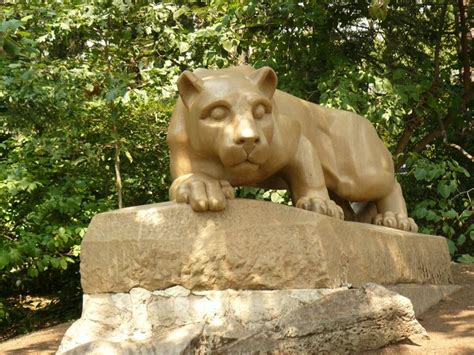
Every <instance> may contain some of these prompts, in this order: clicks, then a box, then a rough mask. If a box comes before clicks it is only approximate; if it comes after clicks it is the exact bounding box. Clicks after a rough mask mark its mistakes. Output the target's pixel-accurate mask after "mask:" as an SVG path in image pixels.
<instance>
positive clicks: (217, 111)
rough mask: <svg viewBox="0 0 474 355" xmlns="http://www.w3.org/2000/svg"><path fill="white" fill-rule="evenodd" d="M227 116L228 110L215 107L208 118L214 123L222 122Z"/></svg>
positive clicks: (222, 107)
mask: <svg viewBox="0 0 474 355" xmlns="http://www.w3.org/2000/svg"><path fill="white" fill-rule="evenodd" d="M228 114H229V109H228V108H227V107H224V106H216V107H214V108H213V109H212V110H211V111H210V112H209V117H211V118H212V119H214V120H216V121H220V120H223V119H224V118H226V117H227V115H228Z"/></svg>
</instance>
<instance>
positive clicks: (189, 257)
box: [81, 199, 452, 294]
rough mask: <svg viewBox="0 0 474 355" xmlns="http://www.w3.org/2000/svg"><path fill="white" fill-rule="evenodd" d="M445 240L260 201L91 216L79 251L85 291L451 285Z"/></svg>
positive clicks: (148, 208) (160, 206) (140, 208)
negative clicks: (202, 208)
mask: <svg viewBox="0 0 474 355" xmlns="http://www.w3.org/2000/svg"><path fill="white" fill-rule="evenodd" d="M449 263H450V257H449V253H448V249H447V245H446V240H445V239H444V238H442V237H437V236H428V235H421V234H416V233H410V232H403V231H399V230H395V229H391V228H385V227H380V226H374V225H368V224H362V223H354V222H346V221H341V220H338V219H335V218H331V217H327V216H323V215H319V214H316V213H313V212H308V211H304V210H301V209H298V208H294V207H289V206H283V205H278V204H274V203H269V202H261V201H254V200H242V199H240V200H239V199H238V200H232V201H228V206H227V208H226V210H225V211H223V212H219V213H213V212H204V213H196V212H193V211H192V209H191V208H190V207H189V206H188V205H185V204H176V203H172V202H166V203H160V204H153V205H146V206H138V207H130V208H124V209H121V210H117V211H111V212H106V213H101V214H98V215H97V216H95V217H94V218H93V220H92V222H91V224H90V226H89V228H88V231H87V234H86V236H85V238H84V240H83V242H82V245H81V282H82V287H83V290H84V292H85V293H89V294H95V293H101V292H128V291H129V290H131V289H132V288H134V287H142V288H145V289H147V290H157V289H165V288H168V287H172V286H174V285H181V286H183V287H185V288H187V289H189V290H196V289H202V290H212V289H214V290H225V289H299V288H305V289H309V288H325V287H327V288H334V287H339V286H341V285H344V284H352V286H354V287H359V286H362V285H364V284H365V283H367V282H376V283H378V284H384V285H390V284H397V283H428V284H434V285H440V284H449V283H451V280H452V277H451V271H450V268H449Z"/></svg>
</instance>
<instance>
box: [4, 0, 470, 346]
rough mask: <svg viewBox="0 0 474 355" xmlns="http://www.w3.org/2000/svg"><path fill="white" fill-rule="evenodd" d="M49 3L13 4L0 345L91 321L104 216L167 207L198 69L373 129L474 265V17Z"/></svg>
mask: <svg viewBox="0 0 474 355" xmlns="http://www.w3.org/2000/svg"><path fill="white" fill-rule="evenodd" d="M40 3H41V2H34V1H32V2H27V1H5V2H1V4H0V76H1V80H0V339H1V338H2V337H3V338H5V337H8V336H11V335H14V334H16V333H18V332H24V331H29V330H31V329H34V328H35V327H37V326H41V325H44V324H48V322H49V324H52V323H54V322H57V321H60V320H64V319H67V318H68V317H76V316H77V315H78V310H79V309H80V302H81V299H80V297H81V289H80V284H79V274H78V266H79V254H80V242H81V238H82V237H83V236H84V233H85V232H86V228H87V225H88V223H89V221H90V219H91V218H92V217H93V216H94V215H95V214H96V213H98V212H101V211H105V210H110V209H115V208H118V207H123V206H132V205H138V204H147V203H153V202H160V201H165V200H167V198H168V188H169V185H170V177H169V168H168V164H169V159H168V149H167V145H166V129H167V123H168V120H169V118H170V115H171V111H172V109H173V105H174V103H175V100H176V97H177V89H176V79H177V77H178V76H179V74H180V73H181V72H182V71H183V70H185V69H190V70H192V69H195V68H197V67H207V68H220V67H226V66H230V65H236V64H241V63H248V64H251V65H253V66H255V67H261V66H264V65H269V66H271V67H273V68H274V69H275V71H276V72H277V74H278V77H279V88H280V89H282V90H285V91H287V92H289V93H292V94H293V95H296V96H299V97H301V98H304V99H306V100H310V101H313V102H316V103H320V104H323V105H328V106H332V107H337V108H341V109H344V110H349V111H354V112H358V113H360V114H362V115H364V116H365V117H367V118H368V119H369V120H370V121H372V122H373V124H374V125H375V126H376V128H377V130H378V132H379V134H380V136H381V137H382V138H383V140H384V141H385V143H386V144H387V146H388V147H389V149H390V150H391V152H392V153H393V155H394V159H395V166H396V168H397V172H398V179H399V181H400V182H401V184H402V185H403V189H404V192H405V197H406V199H407V203H408V207H409V210H410V213H411V214H412V215H413V217H414V218H415V219H416V220H417V222H418V224H419V225H420V227H421V232H424V233H429V234H438V235H444V236H446V237H447V238H448V239H449V250H450V253H451V255H452V257H453V259H454V260H455V261H458V262H473V261H474V227H473V223H472V222H473V211H472V209H473V204H472V198H473V194H474V186H473V185H474V184H473V179H472V174H473V172H474V171H473V170H474V169H473V165H474V164H473V163H474V158H473V156H472V154H473V153H474V138H473V127H474V122H473V120H472V102H473V100H472V99H473V91H472V85H471V80H472V76H471V75H472V74H471V70H472V69H471V63H472V61H473V51H472V31H473V30H472V27H473V25H472V23H470V21H472V18H473V16H472V15H473V12H474V11H473V7H472V5H470V3H469V1H466V0H437V1H420V0H417V1H415V0H406V1H402V0H400V1H395V0H393V1H391V2H390V3H388V0H373V1H368V0H367V1H329V0H299V1H294V0H286V1H281V0H278V1H277V0H273V1H270V0H231V1H221V0H208V1H163V2H150V1H124V0H114V1H106V2H95V3H94V2H80V1H50V2H47V4H48V5H46V3H45V4H43V5H40ZM387 5H388V6H387ZM238 194H240V196H249V195H251V196H254V197H257V198H263V199H271V200H273V201H275V202H280V201H284V200H285V196H284V195H283V194H282V192H280V191H274V192H271V191H270V192H264V191H261V190H252V189H239V191H238ZM39 320H41V321H39Z"/></svg>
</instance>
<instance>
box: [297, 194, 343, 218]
mask: <svg viewBox="0 0 474 355" xmlns="http://www.w3.org/2000/svg"><path fill="white" fill-rule="evenodd" d="M296 207H298V208H302V209H304V210H308V211H314V212H317V213H320V214H325V215H327V216H330V217H335V218H339V219H344V212H342V208H341V207H339V206H338V205H337V204H336V203H335V202H334V201H333V200H329V199H322V198H320V197H301V198H300V199H299V200H298V202H296Z"/></svg>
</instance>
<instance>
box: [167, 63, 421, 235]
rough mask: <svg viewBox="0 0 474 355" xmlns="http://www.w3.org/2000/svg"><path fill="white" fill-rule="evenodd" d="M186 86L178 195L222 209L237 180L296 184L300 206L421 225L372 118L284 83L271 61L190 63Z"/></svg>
mask: <svg viewBox="0 0 474 355" xmlns="http://www.w3.org/2000/svg"><path fill="white" fill-rule="evenodd" d="M178 89H179V95H180V98H179V99H178V102H177V104H176V108H175V110H174V112H173V116H172V119H171V122H170V126H169V129H168V144H169V148H170V159H171V175H172V178H173V183H172V185H171V188H170V199H171V200H175V201H176V202H182V203H189V204H190V205H191V207H192V208H193V210H194V211H220V210H223V209H225V207H226V202H227V199H232V198H234V189H233V186H260V187H265V188H276V189H279V188H287V189H289V191H290V194H291V199H292V202H293V205H294V206H296V207H298V208H303V209H305V210H309V211H314V212H317V213H321V214H324V215H328V216H331V217H335V218H340V219H344V218H345V219H346V220H355V221H363V222H372V223H374V224H377V225H382V226H387V227H392V228H397V229H401V230H405V231H412V232H416V231H417V229H418V228H417V225H416V224H415V222H414V220H413V219H412V218H409V217H408V215H407V209H406V205H405V200H404V198H403V195H402V190H401V187H400V184H399V183H398V182H397V180H396V178H395V175H394V167H393V162H392V156H391V154H390V152H389V151H388V149H387V148H386V147H385V146H384V144H383V142H382V141H381V139H380V138H379V137H378V135H377V133H376V131H375V129H374V127H373V126H372V125H371V123H370V122H369V121H368V120H367V119H365V118H363V117H361V116H359V115H357V114H354V113H351V112H346V111H341V110H336V109H332V108H327V107H323V106H319V105H316V104H314V103H311V102H308V101H305V100H302V99H299V98H297V97H295V96H292V95H290V94H287V93H285V92H283V91H280V90H277V76H276V74H275V72H274V71H273V69H271V68H270V67H263V68H260V69H254V68H252V67H251V66H238V67H232V68H227V69H218V70H207V69H198V70H196V71H195V72H193V73H191V72H189V71H185V72H183V73H182V74H181V76H180V77H179V79H178ZM361 202H365V204H361ZM350 203H352V205H351V204H350ZM351 206H352V207H354V206H356V207H357V206H359V207H360V208H359V211H357V209H356V211H354V208H351ZM361 206H362V207H361ZM344 215H346V216H345V217H344Z"/></svg>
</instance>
